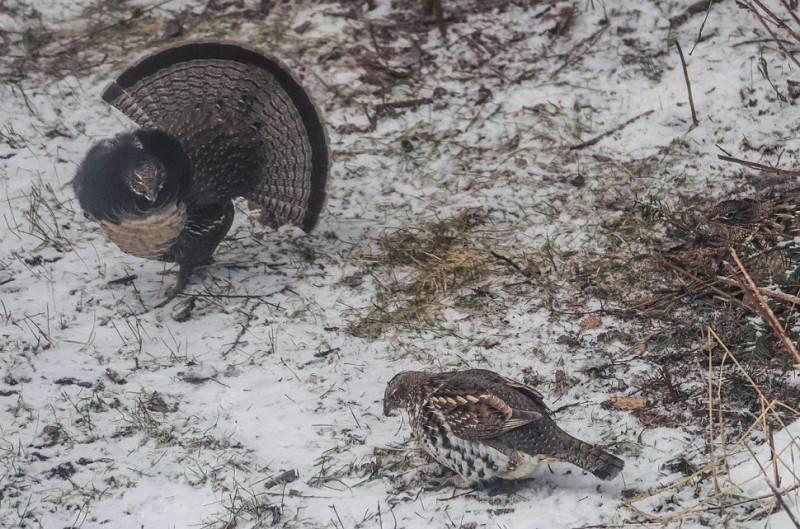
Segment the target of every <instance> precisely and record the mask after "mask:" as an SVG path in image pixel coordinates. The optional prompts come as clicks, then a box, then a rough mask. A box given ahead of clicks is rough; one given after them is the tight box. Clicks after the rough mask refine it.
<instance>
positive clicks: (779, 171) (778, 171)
mask: <svg viewBox="0 0 800 529" xmlns="http://www.w3.org/2000/svg"><path fill="white" fill-rule="evenodd" d="M717 158H719V159H720V160H722V161H723V162H733V163H738V164H739V165H744V166H745V167H749V168H750V169H758V170H760V171H764V172H767V173H772V174H776V175H781V176H800V171H790V170H789V169H778V168H777V167H771V166H769V165H764V164H762V163H757V162H751V161H748V160H742V159H741V158H734V157H733V156H727V155H725V154H718V155H717Z"/></svg>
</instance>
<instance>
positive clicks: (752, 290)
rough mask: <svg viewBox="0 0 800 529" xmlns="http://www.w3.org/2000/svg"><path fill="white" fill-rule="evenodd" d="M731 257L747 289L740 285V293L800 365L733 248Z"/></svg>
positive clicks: (779, 325) (792, 346)
mask: <svg viewBox="0 0 800 529" xmlns="http://www.w3.org/2000/svg"><path fill="white" fill-rule="evenodd" d="M731 257H732V258H733V260H734V262H735V263H736V266H738V267H739V271H740V272H741V274H742V276H743V277H744V281H745V282H746V284H747V287H748V288H744V285H742V292H744V293H745V295H746V296H747V297H748V298H751V299H752V300H753V301H754V303H755V306H756V307H757V308H759V309H760V310H759V312H760V313H761V317H762V318H764V320H765V321H766V322H767V323H768V324H769V326H770V327H772V330H773V331H774V332H775V334H777V335H778V338H780V340H781V342H783V345H784V346H785V347H786V349H787V350H788V351H789V352H790V353H791V354H792V356H793V357H794V359H795V361H796V362H797V363H798V364H800V353H798V352H797V348H796V347H795V346H794V344H793V343H792V341H791V340H790V339H789V337H788V336H786V331H785V330H784V328H783V325H781V322H779V321H778V318H776V317H775V314H774V313H773V312H772V309H771V308H770V307H769V304H768V303H767V301H766V300H765V299H764V297H763V296H762V295H761V292H759V289H758V287H757V286H756V284H755V283H754V282H753V280H752V279H751V278H750V274H748V273H747V269H746V268H745V267H744V265H743V264H742V261H741V260H740V259H739V255H738V254H737V253H736V250H735V249H734V248H731ZM724 264H725V268H726V269H728V271H729V272H731V274H732V275H733V276H734V279H737V280H741V279H740V278H739V275H738V274H736V271H735V270H734V269H733V267H732V266H731V265H730V264H729V263H724Z"/></svg>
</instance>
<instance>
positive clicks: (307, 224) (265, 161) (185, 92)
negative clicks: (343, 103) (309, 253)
mask: <svg viewBox="0 0 800 529" xmlns="http://www.w3.org/2000/svg"><path fill="white" fill-rule="evenodd" d="M102 97H103V99H104V100H105V101H106V102H107V103H109V104H111V105H112V106H114V107H115V108H117V109H118V110H120V111H121V112H122V113H123V114H125V115H126V116H127V117H128V118H130V119H131V120H133V121H134V122H135V123H136V124H137V125H139V126H140V127H141V128H139V129H137V130H135V131H134V132H133V133H125V134H120V135H118V136H116V137H114V138H111V139H108V140H103V141H101V142H100V143H98V144H97V145H95V146H94V147H92V148H91V149H90V150H89V152H88V153H87V155H86V158H85V159H84V161H83V162H82V164H81V166H80V168H79V169H78V172H77V174H76V176H75V179H74V181H73V185H74V188H75V191H76V195H77V197H78V201H79V202H80V205H81V207H82V208H83V210H84V211H85V213H86V214H87V215H88V216H90V217H92V218H94V219H95V220H97V221H98V222H99V224H100V227H101V228H102V229H103V230H104V231H105V232H106V234H107V235H108V237H109V238H110V239H111V240H112V241H113V242H114V243H115V244H117V246H119V247H120V248H121V249H122V250H123V251H125V252H127V253H130V254H132V255H136V256H139V257H143V258H147V259H157V260H161V261H168V262H176V263H178V264H179V268H180V271H179V276H178V281H177V284H176V285H175V289H174V291H175V292H178V291H180V290H182V289H183V287H184V284H185V281H186V279H187V277H188V275H189V273H190V272H191V270H192V269H193V268H194V267H196V266H198V265H200V264H203V263H205V262H207V261H209V260H210V258H211V255H212V254H213V253H214V250H215V249H216V247H217V245H219V243H220V242H221V241H222V239H223V238H224V236H225V234H226V233H227V232H228V230H229V229H230V226H231V223H232V221H233V215H234V208H233V203H232V199H234V198H236V197H244V198H246V199H248V200H249V201H250V203H251V204H255V205H256V206H258V207H260V208H261V214H260V219H259V220H260V221H261V222H262V223H264V224H266V225H269V226H272V227H277V226H279V225H281V224H284V223H292V224H295V225H298V226H300V227H301V228H302V229H303V230H304V231H307V232H308V231H311V230H312V229H313V228H314V226H315V225H316V223H317V220H318V219H319V216H320V214H321V212H322V208H323V205H324V203H325V197H326V183H327V179H328V172H329V165H330V163H329V148H328V139H327V134H326V131H325V127H324V125H323V123H322V120H321V118H320V115H319V112H318V111H317V108H316V106H315V105H314V103H313V101H312V99H311V97H310V95H309V94H308V92H307V91H306V89H305V88H304V87H303V86H302V84H301V83H300V81H298V79H297V78H296V77H295V76H294V75H293V74H292V73H291V71H290V70H289V69H288V68H287V67H286V66H285V65H284V64H283V63H282V62H281V61H279V60H278V59H276V58H275V57H272V56H271V55H268V54H265V53H263V52H261V51H258V50H256V49H253V48H250V47H247V46H244V45H241V44H235V43H230V42H219V41H200V42H190V43H186V44H180V45H177V46H173V47H168V48H165V49H162V50H160V51H158V52H156V53H154V54H152V55H150V56H147V57H145V58H144V59H142V60H141V61H139V62H138V63H136V64H134V65H133V66H131V67H129V68H128V69H127V70H126V71H125V72H123V73H122V74H121V75H120V76H119V77H118V78H117V79H116V81H113V82H111V83H110V84H109V85H108V86H107V87H106V89H105V90H104V92H103V95H102Z"/></svg>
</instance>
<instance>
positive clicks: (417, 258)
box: [349, 209, 490, 338]
mask: <svg viewBox="0 0 800 529" xmlns="http://www.w3.org/2000/svg"><path fill="white" fill-rule="evenodd" d="M487 220H488V217H487V214H486V212H485V211H483V210H480V209H468V210H465V211H462V212H461V213H459V214H457V215H455V216H453V217H448V218H445V219H437V220H434V221H430V222H426V223H423V224H421V225H420V226H417V227H411V228H401V229H398V230H396V231H393V232H390V233H387V234H385V235H383V236H382V237H381V238H380V239H379V240H378V247H379V248H380V250H381V254H380V255H376V256H370V257H369V258H368V261H371V262H372V263H373V270H372V272H371V273H372V276H373V278H374V279H375V281H376V283H377V284H378V286H379V288H378V293H377V295H376V298H375V300H374V302H373V307H372V308H371V309H370V310H368V311H367V313H366V314H364V315H361V316H360V317H359V318H358V319H357V320H356V321H354V322H353V323H351V325H350V327H349V331H350V332H351V333H352V334H354V335H356V336H360V337H365V338H377V337H378V336H380V335H381V334H383V333H384V332H386V331H388V330H390V329H391V328H394V327H406V328H407V327H412V328H413V327H419V326H432V325H435V321H436V316H437V314H438V309H440V308H441V307H442V303H443V302H444V301H445V300H446V299H452V298H453V297H454V294H458V293H460V292H461V291H462V290H463V289H465V288H466V287H469V286H470V285H473V284H475V283H476V282H478V281H480V280H481V279H483V278H484V277H486V275H487V273H488V272H489V267H490V261H489V259H488V257H489V256H488V254H487V252H486V251H484V250H482V249H481V248H479V246H478V245H477V243H476V241H475V238H474V237H473V235H474V230H475V229H476V228H477V227H479V226H481V225H482V224H484V223H485V222H487Z"/></svg>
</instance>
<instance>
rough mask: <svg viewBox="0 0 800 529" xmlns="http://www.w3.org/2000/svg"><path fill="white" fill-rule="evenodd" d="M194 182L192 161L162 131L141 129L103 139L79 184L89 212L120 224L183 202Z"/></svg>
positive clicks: (84, 165) (89, 155) (80, 197)
mask: <svg viewBox="0 0 800 529" xmlns="http://www.w3.org/2000/svg"><path fill="white" fill-rule="evenodd" d="M188 183H189V159H188V158H187V157H186V154H184V152H183V149H182V148H181V146H180V144H179V143H178V142H177V140H175V139H174V138H173V137H172V136H170V135H169V134H167V133H165V132H162V131H160V130H147V129H140V130H137V131H136V132H134V133H132V134H120V135H118V136H115V137H114V138H111V139H108V140H103V141H101V142H100V143H98V144H97V145H95V146H94V147H92V148H91V149H90V150H89V152H88V153H87V154H86V158H84V160H83V162H82V163H81V165H80V167H79V168H78V173H77V175H76V177H75V180H74V186H75V192H76V194H77V196H78V201H79V202H80V205H81V207H82V208H83V210H84V211H85V212H86V213H87V214H88V215H89V216H91V217H92V218H94V219H96V220H98V221H104V220H105V221H110V222H113V223H115V224H119V223H120V221H121V220H122V217H123V216H125V215H126V214H131V215H137V216H140V215H146V214H147V213H148V212H150V211H151V210H153V209H158V208H159V207H161V206H164V205H165V204H166V203H167V202H169V201H175V200H177V199H178V198H180V195H181V193H182V192H184V191H185V189H186V188H187V187H188Z"/></svg>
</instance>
